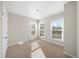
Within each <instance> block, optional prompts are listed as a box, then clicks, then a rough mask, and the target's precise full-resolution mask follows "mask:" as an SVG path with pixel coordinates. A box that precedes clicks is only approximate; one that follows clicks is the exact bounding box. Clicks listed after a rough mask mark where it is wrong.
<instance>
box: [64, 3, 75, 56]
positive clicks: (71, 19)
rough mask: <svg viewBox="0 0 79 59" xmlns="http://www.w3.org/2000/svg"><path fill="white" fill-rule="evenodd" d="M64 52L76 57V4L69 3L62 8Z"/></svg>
mask: <svg viewBox="0 0 79 59" xmlns="http://www.w3.org/2000/svg"><path fill="white" fill-rule="evenodd" d="M64 14H65V15H64V19H65V20H64V51H65V53H66V54H68V55H70V56H72V57H74V56H76V2H69V3H67V4H65V6H64Z"/></svg>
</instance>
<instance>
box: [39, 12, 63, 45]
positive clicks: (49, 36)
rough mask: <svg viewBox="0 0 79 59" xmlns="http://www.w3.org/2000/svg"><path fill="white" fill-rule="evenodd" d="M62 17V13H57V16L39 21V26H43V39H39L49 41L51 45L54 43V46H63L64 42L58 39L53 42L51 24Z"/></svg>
mask: <svg viewBox="0 0 79 59" xmlns="http://www.w3.org/2000/svg"><path fill="white" fill-rule="evenodd" d="M63 17H64V13H63V12H62V13H59V14H57V15H54V16H49V17H46V18H44V19H42V20H40V21H39V25H40V24H41V23H44V24H45V36H44V37H40V38H42V39H44V40H46V41H49V42H52V43H55V44H58V45H61V46H63V45H64V41H62V40H59V39H57V40H54V39H53V38H52V35H53V34H52V24H53V21H54V20H57V19H61V18H63Z"/></svg>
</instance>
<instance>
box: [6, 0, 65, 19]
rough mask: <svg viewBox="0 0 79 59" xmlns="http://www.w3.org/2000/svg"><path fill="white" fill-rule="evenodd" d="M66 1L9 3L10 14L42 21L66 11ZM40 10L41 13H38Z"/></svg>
mask: <svg viewBox="0 0 79 59" xmlns="http://www.w3.org/2000/svg"><path fill="white" fill-rule="evenodd" d="M65 3H66V2H64V1H8V2H7V8H8V12H11V13H15V14H17V15H21V16H25V17H29V18H33V19H42V18H44V17H48V16H51V15H55V14H57V13H60V12H63V11H64V4H65ZM36 9H39V11H36Z"/></svg>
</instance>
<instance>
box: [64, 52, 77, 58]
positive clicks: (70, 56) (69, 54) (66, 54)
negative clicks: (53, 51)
mask: <svg viewBox="0 0 79 59" xmlns="http://www.w3.org/2000/svg"><path fill="white" fill-rule="evenodd" d="M64 54H65V55H68V56H69V57H72V58H76V56H73V55H71V54H69V53H67V52H65V51H64Z"/></svg>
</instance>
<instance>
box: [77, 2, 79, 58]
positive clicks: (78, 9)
mask: <svg viewBox="0 0 79 59" xmlns="http://www.w3.org/2000/svg"><path fill="white" fill-rule="evenodd" d="M77 57H78V58H79V2H78V1H77Z"/></svg>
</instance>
